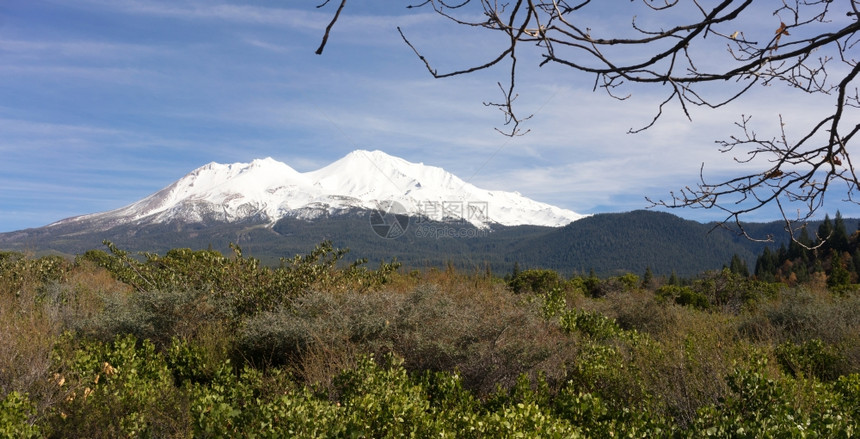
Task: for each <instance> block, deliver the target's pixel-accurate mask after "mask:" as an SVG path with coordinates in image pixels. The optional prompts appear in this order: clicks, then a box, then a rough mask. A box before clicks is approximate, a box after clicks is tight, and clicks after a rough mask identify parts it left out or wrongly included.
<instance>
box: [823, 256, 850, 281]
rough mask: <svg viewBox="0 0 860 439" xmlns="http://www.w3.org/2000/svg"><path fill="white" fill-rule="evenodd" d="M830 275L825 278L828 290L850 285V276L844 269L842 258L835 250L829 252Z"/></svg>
mask: <svg viewBox="0 0 860 439" xmlns="http://www.w3.org/2000/svg"><path fill="white" fill-rule="evenodd" d="M830 258H831V260H830V265H831V268H830V275H829V276H827V286H828V287H830V288H840V287H846V286H848V285H849V284H850V283H851V274H850V273H849V272H848V270H847V269H846V268H845V263H844V262H843V261H842V256H841V255H840V254H839V252H837V251H836V250H831V251H830Z"/></svg>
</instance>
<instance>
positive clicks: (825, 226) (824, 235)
mask: <svg viewBox="0 0 860 439" xmlns="http://www.w3.org/2000/svg"><path fill="white" fill-rule="evenodd" d="M832 234H833V224H832V223H831V222H830V215H829V214H825V215H824V221H823V222H822V223H821V225H820V226H818V243H820V242H822V241H823V242H824V244H823V245H822V246H821V247H819V248H818V252H819V253H818V254H827V253H828V252H829V251H830V238H831V235H832ZM816 244H817V243H816Z"/></svg>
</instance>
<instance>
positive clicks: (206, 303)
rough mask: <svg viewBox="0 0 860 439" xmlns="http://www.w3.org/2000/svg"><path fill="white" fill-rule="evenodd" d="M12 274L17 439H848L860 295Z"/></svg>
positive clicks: (762, 288)
mask: <svg viewBox="0 0 860 439" xmlns="http://www.w3.org/2000/svg"><path fill="white" fill-rule="evenodd" d="M109 250H110V251H109V252H103V251H90V252H87V253H86V254H84V255H81V256H80V257H78V258H77V260H75V261H74V262H70V261H66V260H64V259H61V258H54V257H44V258H28V257H24V256H23V255H21V254H18V253H0V334H2V337H0V437H7V436H10V437H82V436H84V437H119V436H130V437H395V436H398V437H399V436H416V437H431V436H435V437H565V438H567V437H610V436H611V437H702V436H712V437H763V436H764V437H767V436H779V437H852V436H855V435H857V434H858V433H857V432H858V427H857V426H858V425H860V319H858V318H857V316H858V315H860V294H858V293H857V292H856V289H855V288H852V287H851V286H850V285H848V286H846V285H844V284H841V285H840V288H838V289H835V290H830V289H828V286H827V276H826V275H816V276H811V280H810V282H807V283H799V282H798V283H797V284H796V285H793V286H788V285H787V284H781V283H773V282H763V281H759V280H755V279H754V278H748V277H746V276H744V275H742V274H739V273H737V270H735V272H733V271H732V269H726V270H723V271H722V272H715V273H709V274H707V275H705V276H702V277H701V278H699V279H696V280H690V281H688V282H681V281H678V280H677V279H662V278H654V277H653V276H651V275H650V273H646V274H645V275H643V276H642V277H641V278H640V277H639V276H636V275H634V274H627V275H624V276H620V277H614V278H608V279H598V278H596V277H594V276H588V277H576V278H573V279H565V278H563V277H561V276H559V275H558V274H557V273H556V272H553V271H548V270H524V271H517V272H514V273H511V274H509V275H508V276H507V277H506V279H501V278H498V277H495V276H493V275H492V274H491V273H487V272H486V271H483V270H480V271H476V272H475V273H464V272H462V271H459V272H458V271H456V270H454V269H449V270H430V271H427V272H409V273H404V272H402V271H399V270H398V267H397V264H396V263H392V264H385V263H383V264H381V265H380V266H379V267H378V268H376V269H368V268H366V267H365V266H364V264H363V263H362V261H358V262H357V263H354V264H350V265H345V264H343V263H339V261H342V258H343V257H344V255H345V252H343V251H340V250H336V249H333V248H332V247H331V245H329V244H327V243H324V244H323V245H321V246H320V247H318V248H317V249H316V250H315V251H314V252H312V253H311V254H309V255H307V256H302V257H296V258H292V259H285V260H282V261H281V264H280V266H279V267H276V268H269V267H264V266H261V264H260V263H259V261H257V260H255V259H253V258H248V257H244V256H243V255H242V254H241V251H239V250H238V249H236V251H235V254H234V255H232V256H229V257H226V256H222V255H221V254H220V253H217V252H214V251H191V250H186V249H175V250H171V251H169V252H167V253H166V254H165V255H163V256H161V255H154V254H149V255H143V256H142V257H139V258H138V257H130V256H129V255H127V254H125V253H124V252H122V251H121V250H118V249H116V248H115V247H113V246H109Z"/></svg>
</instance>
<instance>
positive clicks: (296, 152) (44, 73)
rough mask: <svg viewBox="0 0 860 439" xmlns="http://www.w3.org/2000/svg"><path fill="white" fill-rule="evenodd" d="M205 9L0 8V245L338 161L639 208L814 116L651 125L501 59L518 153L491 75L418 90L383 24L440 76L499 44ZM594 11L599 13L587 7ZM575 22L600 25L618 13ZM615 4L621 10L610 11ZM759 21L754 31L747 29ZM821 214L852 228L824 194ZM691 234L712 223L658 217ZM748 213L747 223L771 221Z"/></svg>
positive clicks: (409, 63)
mask: <svg viewBox="0 0 860 439" xmlns="http://www.w3.org/2000/svg"><path fill="white" fill-rule="evenodd" d="M318 3H319V2H314V1H295V2H270V1H266V2H263V1H257V2H254V1H243V2H231V1H224V0H213V1H205V2H204V1H195V0H170V1H158V0H76V1H74V2H70V1H42V0H5V1H4V2H2V3H0V232H5V231H12V230H18V229H23V228H28V227H39V226H43V225H46V224H48V223H51V222H53V221H56V220H59V219H62V218H66V217H70V216H74V215H80V214H85V213H93V212H100V211H106V210H111V209H115V208H119V207H122V206H124V205H127V204H130V203H132V202H134V201H137V200H139V199H141V198H143V197H145V196H147V195H149V194H151V193H153V192H155V191H157V190H159V189H161V188H163V187H165V186H167V185H169V184H170V183H172V182H173V181H175V180H177V179H179V178H181V177H182V176H183V175H185V174H186V173H188V172H190V171H191V170H193V169H195V168H197V167H199V166H202V165H204V164H206V163H208V162H212V161H216V162H221V163H233V162H249V161H251V160H253V159H255V158H264V157H273V158H275V159H277V160H280V161H283V162H285V163H287V164H289V165H290V166H292V167H293V168H295V169H297V170H299V171H308V170H312V169H316V168H319V167H321V166H323V165H325V164H328V163H330V162H332V161H334V160H336V159H338V158H340V157H342V156H344V155H346V154H347V153H349V152H350V151H352V150H355V149H380V150H383V151H385V152H387V153H389V154H391V155H395V156H399V157H402V158H404V159H407V160H409V161H412V162H423V163H425V164H430V165H435V166H440V167H443V168H445V169H446V170H448V171H450V172H452V173H454V174H456V175H457V176H459V177H461V178H463V179H465V180H468V181H470V182H471V183H474V184H475V185H477V186H479V187H483V188H487V189H499V190H507V191H519V192H520V193H522V194H524V195H526V196H528V197H531V198H533V199H536V200H539V201H544V202H548V203H552V204H555V205H558V206H561V207H564V208H568V209H571V210H574V211H576V212H578V213H586V214H587V213H599V212H620V211H628V210H632V209H639V208H644V207H646V206H647V205H648V203H647V202H646V201H645V197H646V196H649V197H652V198H666V197H668V194H669V192H670V191H672V190H677V189H679V188H681V187H683V186H686V185H690V184H695V183H696V182H697V179H698V175H699V169H700V166H701V165H702V163H705V172H706V175H708V176H713V177H714V178H718V177H719V176H720V175H729V173H731V172H732V171H735V172H737V169H738V166H739V165H737V164H736V163H735V162H734V161H733V157H732V156H730V155H725V154H720V153H719V152H718V151H717V148H716V145H715V144H714V140H716V139H720V138H724V137H725V135H726V133H727V132H729V131H730V130H731V128H732V127H731V125H732V123H733V122H734V121H736V120H738V119H739V117H740V115H741V114H754V115H755V117H756V119H754V120H755V121H757V122H760V123H761V125H760V126H761V127H762V129H763V130H764V129H772V128H774V126H775V125H776V123H777V122H778V119H777V116H778V114H783V116H784V118H787V119H788V120H789V121H801V122H802V121H804V120H806V119H808V114H809V113H810V112H812V111H814V108H817V106H818V105H827V102H817V101H814V100H813V101H812V102H810V101H803V102H799V101H798V102H797V103H795V102H794V101H785V102H781V105H780V109H779V113H777V112H776V111H777V110H776V109H774V108H772V107H773V105H772V104H773V102H774V101H773V99H774V96H781V95H775V94H773V93H777V92H779V93H782V92H783V91H782V90H779V91H772V90H763V89H762V90H759V89H756V90H754V91H753V93H752V99H749V100H745V101H743V102H742V103H738V104H732V105H729V106H727V107H725V108H723V109H721V110H719V111H708V112H705V111H694V113H693V121H692V122H690V121H688V120H687V119H686V118H685V117H684V116H683V114H681V113H680V111H679V110H678V109H677V108H674V107H673V108H671V109H670V110H668V112H667V114H666V115H665V116H664V117H663V118H662V119H661V120H660V121H659V122H658V123H657V125H656V126H655V127H653V128H651V129H649V130H648V131H645V132H643V133H641V134H636V135H630V134H626V132H627V130H628V129H630V128H632V127H639V126H642V125H644V124H647V123H648V122H649V121H650V119H651V117H653V115H654V111H655V109H656V105H657V104H658V103H659V101H660V99H661V97H662V95H660V94H659V93H657V91H656V90H646V89H636V88H632V89H631V91H632V92H633V97H632V98H631V99H630V100H628V101H624V102H620V101H617V100H614V99H611V98H609V97H607V96H606V95H605V94H603V93H601V92H592V91H591V87H592V84H593V78H591V77H588V76H584V75H578V74H575V73H573V72H571V71H569V70H566V69H564V68H561V67H553V66H549V67H543V68H538V67H537V62H536V60H537V58H536V57H534V56H531V57H530V56H529V55H527V54H523V56H522V59H521V60H520V62H521V65H522V67H523V69H522V71H521V72H520V79H519V83H520V85H521V87H520V90H519V92H520V98H519V101H518V103H519V110H520V111H521V113H522V114H529V113H534V117H533V118H532V119H531V120H529V121H528V122H526V124H525V128H527V129H530V130H531V132H530V133H529V134H528V135H526V136H522V137H517V138H513V139H511V138H508V137H504V136H501V135H499V134H498V133H496V132H495V131H494V127H497V126H500V124H501V122H502V118H501V115H500V114H499V112H498V111H497V110H494V109H491V108H487V107H485V106H484V105H483V104H482V102H484V101H489V100H493V99H496V98H497V97H498V95H499V90H498V86H497V85H496V82H497V81H500V80H504V79H505V77H506V75H507V71H506V70H505V69H504V68H499V69H493V70H489V71H484V72H480V73H477V74H474V75H471V76H462V77H455V78H448V79H440V80H437V79H433V78H432V77H431V76H430V75H429V74H428V72H427V71H426V69H425V67H424V65H423V64H422V63H421V62H420V61H419V60H418V59H417V58H416V57H415V56H414V54H413V53H412V52H411V50H410V49H409V48H408V47H407V46H406V45H405V44H404V43H403V42H402V40H401V39H400V36H399V35H398V33H397V31H396V26H398V25H399V26H402V28H403V29H404V31H405V32H406V33H407V35H408V36H409V37H410V38H411V39H412V41H413V42H414V43H415V44H416V45H417V46H418V47H419V48H420V49H422V50H423V51H425V52H426V54H427V56H428V58H429V59H430V61H431V62H433V63H434V64H435V65H437V66H438V68H439V70H440V71H445V70H450V69H457V68H462V67H464V66H467V65H469V64H472V63H474V62H475V60H485V59H489V58H490V57H491V56H494V53H493V49H494V48H496V47H499V41H498V40H496V39H495V38H493V36H492V35H481V34H478V35H474V34H470V33H467V32H466V30H464V29H462V28H461V27H457V26H452V25H450V24H447V23H446V22H445V21H444V20H442V19H441V18H439V17H438V16H435V15H433V14H432V13H429V11H426V10H422V9H417V10H416V9H412V10H407V9H406V8H404V7H403V6H404V5H405V4H407V3H404V2H396V3H395V2H392V1H390V0H385V1H383V0H373V1H353V2H349V3H348V4H347V7H346V9H345V10H344V13H343V16H342V18H341V20H340V22H339V23H338V24H337V26H336V27H335V29H334V31H333V33H332V35H331V38H330V40H329V42H328V45H327V47H326V50H325V53H324V54H323V55H322V56H318V55H315V54H314V51H315V50H316V48H317V46H318V45H319V43H320V38H321V36H322V34H323V30H324V28H325V26H326V24H328V21H329V20H330V18H331V15H332V14H333V12H334V7H335V6H336V5H334V4H331V5H329V6H328V7H326V8H323V9H317V8H315V6H316V5H317V4H318ZM601 3H603V2H601ZM609 3H610V2H607V3H605V4H604V5H608V6H609V7H606V6H598V7H597V8H596V10H595V11H594V14H595V17H594V20H595V23H596V26H597V27H598V28H599V27H600V26H601V25H602V26H604V27H605V28H607V29H609V28H612V27H613V26H614V25H613V24H612V23H613V22H617V20H619V19H621V20H624V21H628V20H629V18H619V16H618V15H616V14H617V13H618V9H619V8H616V7H612V6H611V5H609ZM625 3H627V2H625ZM767 15H768V14H766V16H767ZM831 198H833V200H829V202H828V208H827V210H828V211H830V212H835V211H836V210H837V209H841V210H842V212H843V214H845V215H852V214H857V212H858V211H857V210H852V206H851V205H848V204H844V203H840V201H839V197H838V196H834V197H831ZM672 213H675V214H678V215H680V216H683V217H687V218H692V219H697V220H702V221H707V220H719V219H722V218H723V217H722V216H721V215H720V212H717V211H702V210H696V211H693V210H673V211H672ZM776 215H777V214H776V212H774V211H766V212H761V213H760V214H757V215H753V216H750V217H748V219H750V220H770V219H777V216H776Z"/></svg>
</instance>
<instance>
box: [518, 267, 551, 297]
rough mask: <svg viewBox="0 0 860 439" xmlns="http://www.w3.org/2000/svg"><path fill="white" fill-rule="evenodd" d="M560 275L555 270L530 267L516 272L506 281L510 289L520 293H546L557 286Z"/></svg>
mask: <svg viewBox="0 0 860 439" xmlns="http://www.w3.org/2000/svg"><path fill="white" fill-rule="evenodd" d="M560 285H561V277H560V276H559V275H558V272H556V271H555V270H543V269H531V270H523V271H520V272H518V273H516V274H515V275H514V276H513V277H512V278H511V280H510V281H509V282H508V286H509V287H510V288H511V290H512V291H513V292H515V293H517V294H520V293H546V292H548V291H550V290H552V289H553V288H559V286H560Z"/></svg>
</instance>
